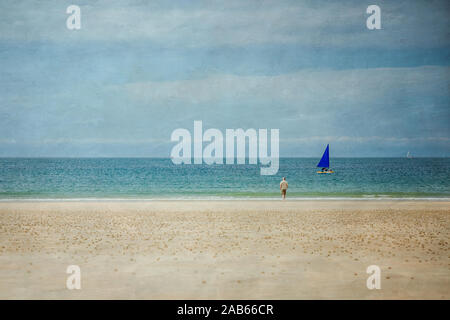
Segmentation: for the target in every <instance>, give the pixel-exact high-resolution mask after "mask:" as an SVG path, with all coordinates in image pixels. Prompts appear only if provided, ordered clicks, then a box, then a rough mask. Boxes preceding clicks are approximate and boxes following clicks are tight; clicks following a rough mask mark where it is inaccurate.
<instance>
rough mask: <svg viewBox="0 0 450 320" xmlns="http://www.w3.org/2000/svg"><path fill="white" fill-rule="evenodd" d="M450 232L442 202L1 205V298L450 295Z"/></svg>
mask: <svg viewBox="0 0 450 320" xmlns="http://www.w3.org/2000/svg"><path fill="white" fill-rule="evenodd" d="M449 236H450V202H447V201H285V202H282V201H148V202H124V201H122V202H108V201H105V202H2V203H0V299H95V298H100V299H449V298H450V252H449ZM68 265H78V266H79V267H80V268H81V289H80V290H68V289H67V288H66V279H67V277H68V276H69V275H68V274H66V268H67V266H68ZM369 265H378V266H379V267H380V268H381V289H380V290H369V289H368V288H367V287H366V280H367V278H368V277H369V274H367V273H366V268H367V267H368V266H369Z"/></svg>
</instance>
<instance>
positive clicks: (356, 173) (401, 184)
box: [0, 158, 450, 200]
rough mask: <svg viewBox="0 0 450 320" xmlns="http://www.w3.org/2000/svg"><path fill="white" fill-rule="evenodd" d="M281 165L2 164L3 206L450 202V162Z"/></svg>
mask: <svg viewBox="0 0 450 320" xmlns="http://www.w3.org/2000/svg"><path fill="white" fill-rule="evenodd" d="M317 162H318V159H316V158H282V159H280V170H279V172H278V174H277V175H275V176H261V175H260V171H259V166H256V165H211V166H209V165H174V164H173V163H172V162H171V160H170V159H157V158H78V159H77V158H30V159H26V158H2V159H0V199H1V200H7V199H166V198H167V199H174V198H176V199H192V198H194V199H216V198H221V199H235V198H255V199H265V198H279V196H280V194H279V182H280V180H281V177H283V176H286V177H287V180H288V182H289V190H288V198H302V199H305V198H321V197H327V198H361V199H364V198H386V197H388V198H435V197H438V198H448V197H450V179H449V178H450V158H415V159H406V158H336V159H332V168H333V169H334V170H335V173H334V174H317V173H316V171H317V168H316V167H315V165H316V164H317Z"/></svg>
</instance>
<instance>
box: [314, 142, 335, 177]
mask: <svg viewBox="0 0 450 320" xmlns="http://www.w3.org/2000/svg"><path fill="white" fill-rule="evenodd" d="M317 166H318V167H319V168H322V170H321V171H317V173H334V171H333V170H330V169H329V168H330V145H329V144H327V148H326V149H325V152H324V153H323V155H322V159H320V161H319V163H318V164H317Z"/></svg>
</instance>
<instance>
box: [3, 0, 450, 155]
mask: <svg viewBox="0 0 450 320" xmlns="http://www.w3.org/2000/svg"><path fill="white" fill-rule="evenodd" d="M71 4H76V5H79V6H80V8H81V30H76V31H74V30H68V29H67V28H66V19H67V17H68V15H67V14H66V8H67V6H69V5H71ZM371 4H377V5H379V6H380V8H381V25H382V29H381V30H368V29H367V28H366V19H367V17H368V14H366V8H367V6H368V5H371ZM449 13H450V3H449V2H448V1H429V0H427V1H425V0H424V1H398V0H397V1H318V0H316V1H280V0H278V1H242V0H241V1H237V0H236V1H235V0H231V1H76V0H72V1H39V2H36V3H31V2H29V1H2V2H1V3H0V84H1V85H0V156H160V157H168V156H169V154H170V150H171V148H172V146H173V145H174V143H172V142H170V134H171V132H172V131H173V130H174V129H177V128H187V129H189V130H193V121H194V120H202V121H203V126H204V128H205V129H206V128H210V127H213V128H218V129H221V130H223V131H224V130H225V129H226V128H244V129H246V128H269V129H270V128H278V129H280V154H281V156H317V157H320V155H321V153H322V152H323V149H324V148H325V146H326V144H327V143H330V145H331V150H332V151H331V152H332V156H333V155H334V156H404V155H405V154H406V152H407V151H411V152H412V153H413V155H416V156H450V126H449V123H450V121H449V120H450V108H449V106H450V104H449V102H450V92H449V84H450V83H449V76H450V73H449V71H450V69H449V53H450V35H449V30H450V28H449V19H448V15H449Z"/></svg>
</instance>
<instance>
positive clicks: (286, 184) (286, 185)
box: [280, 180, 288, 190]
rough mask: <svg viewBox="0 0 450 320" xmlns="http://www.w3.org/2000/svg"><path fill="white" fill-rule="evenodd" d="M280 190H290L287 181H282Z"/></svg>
mask: <svg viewBox="0 0 450 320" xmlns="http://www.w3.org/2000/svg"><path fill="white" fill-rule="evenodd" d="M280 188H281V190H287V188H288V183H287V181H286V180H282V181H281V182H280Z"/></svg>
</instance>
